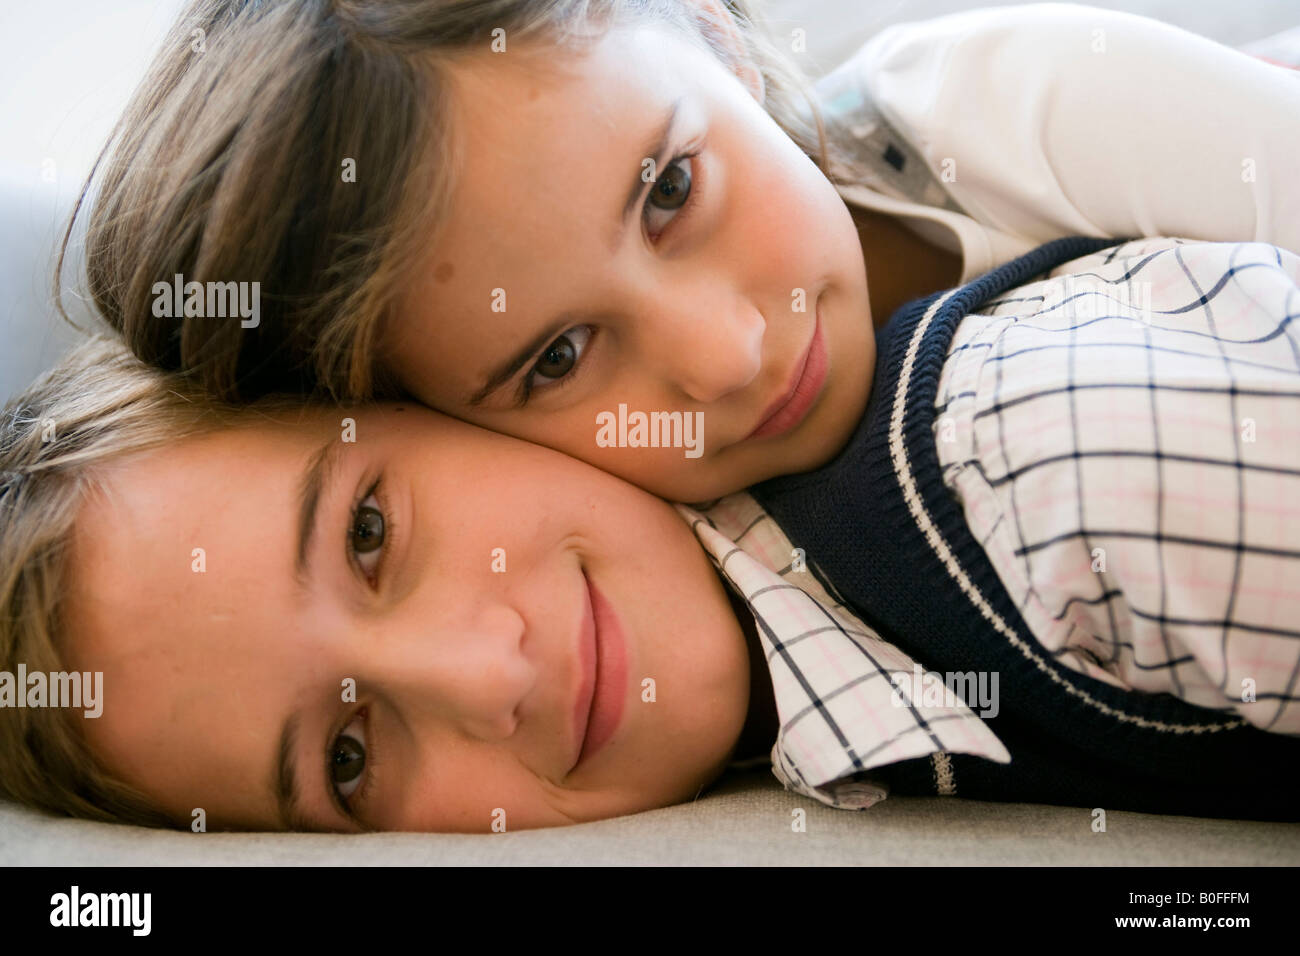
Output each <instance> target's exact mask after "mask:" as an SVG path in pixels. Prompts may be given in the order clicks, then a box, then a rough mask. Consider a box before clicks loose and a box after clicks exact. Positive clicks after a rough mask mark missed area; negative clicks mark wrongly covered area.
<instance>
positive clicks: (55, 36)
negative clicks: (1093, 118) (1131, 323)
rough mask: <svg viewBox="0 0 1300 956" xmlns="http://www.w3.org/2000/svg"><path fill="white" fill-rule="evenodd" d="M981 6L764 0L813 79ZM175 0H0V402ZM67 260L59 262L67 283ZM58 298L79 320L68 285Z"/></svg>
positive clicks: (1221, 17) (1106, 3) (1263, 13)
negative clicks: (802, 44) (917, 26)
mask: <svg viewBox="0 0 1300 956" xmlns="http://www.w3.org/2000/svg"><path fill="white" fill-rule="evenodd" d="M1008 2H1009V3H1017V2H1027V0H1008ZM989 5H994V4H990V3H981V2H979V0H767V9H768V10H769V11H770V14H771V19H772V21H773V24H774V29H775V32H776V33H777V35H778V36H782V35H786V34H787V33H788V30H789V29H790V28H792V27H794V26H802V27H804V28H805V29H806V30H807V43H808V52H807V54H805V55H804V56H803V65H804V67H805V69H806V70H807V71H808V72H809V74H810V75H812V76H814V77H816V76H819V75H821V74H822V73H824V72H826V71H827V70H829V69H830V68H831V67H832V66H834V65H835V64H836V63H838V62H840V61H841V60H843V59H844V58H845V57H847V56H848V55H849V54H851V53H852V52H853V51H854V50H856V49H857V48H858V47H859V46H860V45H861V44H862V43H863V42H864V41H865V40H866V39H867V37H869V36H870V35H871V34H872V33H874V32H876V31H877V30H880V29H882V28H883V27H885V26H888V25H890V24H893V23H898V22H902V21H905V20H921V19H926V18H928V17H933V16H941V15H943V14H945V13H952V12H955V11H957V10H964V9H969V8H971V7H977V6H989ZM1093 5H1095V6H1101V7H1108V8H1112V9H1118V10H1129V11H1131V12H1134V13H1141V14H1144V15H1147V16H1152V17H1155V18H1157V19H1161V20H1165V21H1167V22H1169V23H1173V24H1175V25H1177V26H1180V27H1183V28H1184V29H1188V30H1192V31H1194V32H1197V33H1201V34H1204V35H1206V36H1209V37H1212V38H1214V39H1216V40H1219V41H1220V42H1223V43H1227V44H1229V45H1231V46H1239V45H1241V44H1244V43H1247V42H1249V41H1252V40H1255V39H1258V38H1261V37H1264V36H1267V35H1269V34H1271V33H1276V32H1279V31H1281V30H1284V29H1288V28H1291V27H1295V26H1300V0H1239V2H1229V0H1094V3H1093ZM181 6H182V3H181V0H41V2H36V3H27V2H25V0H0V402H3V401H4V400H7V399H8V398H9V397H10V396H11V395H12V394H14V393H16V392H18V391H20V390H21V389H22V388H24V387H26V385H27V384H28V383H29V382H30V381H31V379H32V378H33V376H35V375H36V374H37V373H38V372H39V371H41V370H42V369H44V368H46V367H48V366H49V365H50V364H51V363H52V362H53V361H54V360H55V359H56V358H57V357H58V355H59V354H61V352H62V351H63V350H64V349H65V348H66V347H67V345H68V344H69V343H70V342H71V341H72V340H73V337H74V333H73V332H72V330H71V329H70V328H68V327H67V326H66V325H65V324H64V323H63V322H62V320H61V319H59V318H58V317H57V315H56V313H55V312H54V309H53V306H52V304H51V295H50V291H49V287H50V274H51V270H52V267H53V260H52V257H53V254H54V250H55V249H56V243H57V240H58V239H59V237H61V236H62V233H63V227H64V224H65V221H66V217H67V215H68V214H69V212H70V211H71V207H72V203H73V201H74V200H75V198H76V195H77V192H78V190H79V189H80V186H81V183H82V180H83V179H84V177H85V175H86V174H87V173H88V172H89V170H90V167H91V164H92V163H93V162H94V159H95V156H96V154H97V153H98V150H99V147H100V146H101V144H102V142H103V140H104V139H105V138H106V137H107V135H108V133H109V130H110V129H111V128H112V125H113V122H114V121H115V120H116V118H117V114H118V112H119V111H120V110H121V108H122V106H123V105H124V103H125V101H126V99H127V97H128V95H129V94H130V92H131V90H132V88H133V87H134V85H135V83H136V82H137V80H138V79H139V77H140V75H141V74H142V73H143V71H144V68H145V66H146V64H147V63H148V61H149V59H150V57H151V55H152V51H153V50H154V49H155V48H156V46H157V45H158V43H159V42H160V41H161V39H162V37H163V35H164V33H165V31H166V28H167V26H168V25H169V24H170V22H171V21H172V19H173V18H174V17H175V16H176V14H177V12H178V11H179V10H180V8H181ZM51 164H52V165H51ZM47 171H52V172H53V181H49V180H48V179H47V178H46V175H48V172H47ZM78 265H79V261H78V262H74V263H73V264H72V267H70V269H69V270H68V271H67V272H66V273H65V275H66V277H67V278H68V279H69V280H71V281H72V282H74V283H75V284H76V287H77V288H79V281H78V280H79V279H80V271H79V269H78V268H77V266H78ZM64 301H65V306H66V307H67V308H68V310H69V311H71V312H73V314H74V315H79V316H82V317H83V321H86V320H88V318H89V315H88V313H87V312H86V311H85V309H84V307H82V308H80V309H79V308H78V306H79V303H78V300H77V297H76V295H75V294H72V293H71V292H70V293H68V294H65V299H64Z"/></svg>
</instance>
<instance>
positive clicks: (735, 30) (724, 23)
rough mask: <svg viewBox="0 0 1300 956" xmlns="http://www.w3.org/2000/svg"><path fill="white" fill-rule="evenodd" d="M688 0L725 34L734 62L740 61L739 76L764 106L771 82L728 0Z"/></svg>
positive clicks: (712, 25) (712, 24)
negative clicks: (765, 77) (747, 46)
mask: <svg viewBox="0 0 1300 956" xmlns="http://www.w3.org/2000/svg"><path fill="white" fill-rule="evenodd" d="M686 2H687V4H688V5H689V6H690V7H692V8H693V9H694V11H695V14H696V16H697V17H699V19H700V20H701V21H702V22H703V23H705V24H707V25H708V26H709V27H710V28H711V29H712V30H713V31H714V33H716V34H717V35H718V36H720V37H721V38H722V40H723V42H724V43H725V44H726V46H727V49H728V50H729V51H730V52H731V59H732V62H733V63H734V64H736V66H735V70H736V76H737V77H738V78H739V79H740V81H741V82H742V83H744V84H745V88H746V89H747V90H749V93H750V95H751V96H753V97H754V99H755V100H757V101H758V105H759V106H762V105H763V104H764V103H765V102H766V101H767V84H766V82H765V81H764V80H763V72H762V70H760V69H759V68H758V65H757V64H756V63H754V61H753V60H752V59H751V58H750V56H749V53H748V51H747V50H746V49H745V39H744V37H743V36H742V35H741V32H740V27H738V26H737V25H736V18H735V16H734V15H733V14H732V12H731V10H730V9H729V8H728V7H727V5H726V3H725V2H724V0H686Z"/></svg>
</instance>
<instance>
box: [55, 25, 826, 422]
mask: <svg viewBox="0 0 1300 956" xmlns="http://www.w3.org/2000/svg"><path fill="white" fill-rule="evenodd" d="M754 2H755V0H725V3H726V9H727V12H728V14H729V15H730V17H731V19H732V24H733V25H734V27H735V33H737V34H738V35H739V36H740V37H741V41H742V44H743V46H744V48H745V55H746V56H747V57H748V60H749V64H752V65H753V66H754V67H756V68H757V69H758V70H759V72H760V73H761V76H762V78H763V83H764V87H765V91H766V99H765V104H764V105H765V108H766V109H767V111H768V113H769V115H771V116H772V118H773V120H774V121H775V122H776V123H777V124H778V125H779V126H780V127H781V129H782V130H784V131H785V132H786V133H787V135H789V136H790V137H791V139H792V140H793V141H794V142H795V143H796V144H798V145H799V147H800V148H801V149H803V151H804V152H805V153H806V154H807V155H809V156H810V157H812V158H813V159H814V161H815V162H817V163H818V165H819V167H820V168H821V169H822V171H823V173H825V174H826V175H827V176H828V177H829V178H831V179H832V181H836V180H838V179H840V178H843V177H845V176H847V175H849V172H848V169H849V167H848V166H846V165H844V163H843V162H842V161H841V158H842V157H847V156H848V155H849V153H848V152H846V151H845V150H843V149H842V148H841V147H840V145H839V143H840V142H841V141H840V140H839V138H838V136H828V133H827V129H826V127H825V125H824V123H823V119H822V114H821V112H820V110H819V109H818V108H817V104H816V101H815V98H814V97H813V96H812V95H811V94H810V89H809V87H808V86H807V80H806V78H805V77H804V76H803V75H802V73H801V72H800V71H799V69H798V68H797V66H795V65H794V64H793V63H792V62H791V61H790V60H789V58H788V57H787V56H786V55H785V54H784V53H783V52H782V51H781V50H780V49H779V48H778V47H777V46H776V44H775V42H774V41H773V40H772V39H771V38H770V37H769V36H768V35H767V34H766V32H765V30H766V28H765V26H764V21H763V19H762V18H761V17H756V16H755V15H754V14H753V13H751V10H750V8H751V6H752V4H753V3H754ZM629 21H631V22H647V21H649V22H662V23H666V24H668V25H670V26H672V27H674V28H677V29H679V30H680V31H681V32H682V34H683V35H684V36H686V37H688V38H690V39H692V40H693V41H695V42H700V43H703V44H705V45H706V48H707V49H709V50H710V51H711V52H713V53H714V54H715V55H716V56H717V57H718V58H719V59H720V60H721V61H723V62H724V64H726V65H727V66H728V67H729V68H731V69H733V70H734V69H736V68H737V67H739V66H742V65H744V64H739V63H737V62H735V60H736V58H735V56H734V54H733V51H732V47H731V45H730V44H729V43H728V39H727V38H728V36H729V35H730V31H728V30H726V29H725V28H722V27H720V25H718V24H717V23H715V22H714V21H713V20H712V19H711V18H710V17H708V16H706V15H702V14H701V13H700V12H699V10H698V8H697V7H696V6H694V5H693V4H692V3H690V2H689V0H332V2H331V0H302V2H296V0H283V2H262V3H252V2H239V0H195V2H193V3H192V4H191V6H190V7H189V8H188V9H187V10H186V11H185V12H184V13H183V14H182V16H181V17H180V19H179V20H178V21H177V23H176V24H175V25H174V27H173V28H172V30H171V32H170V33H169V35H168V37H167V39H166V41H165V43H164V45H163V48H162V51H161V52H160V53H159V55H158V57H157V58H156V60H155V61H154V63H153V64H152V66H151V68H150V70H149V72H148V74H147V76H146V78H145V80H144V81H143V83H142V84H141V86H140V87H139V89H138V90H137V91H136V93H135V95H134V97H133V98H132V100H131V102H130V104H129V105H128V107H127V109H126V111H125V113H124V114H123V116H122V118H121V119H120V120H119V122H118V124H117V126H116V127H115V128H114V131H113V133H112V135H111V136H110V137H109V141H108V143H107V144H106V145H105V147H104V150H103V151H102V152H101V154H100V156H99V158H98V160H97V161H96V164H95V168H94V169H93V170H92V172H91V174H90V176H89V177H88V179H87V181H86V183H85V185H84V186H83V188H82V191H81V195H80V197H79V199H78V201H77V205H76V208H75V209H74V211H73V214H72V217H71V219H70V220H69V223H68V228H67V231H66V232H65V235H64V239H63V244H62V248H61V250H60V254H59V257H58V266H57V268H56V274H55V279H54V293H55V302H56V303H57V304H58V307H59V311H60V312H62V313H63V314H64V317H65V318H67V313H66V312H64V311H63V308H62V304H61V289H60V277H61V275H62V271H63V263H64V260H65V256H66V253H67V248H68V242H69V239H70V237H71V235H72V230H73V226H74V224H75V222H76V219H77V216H78V214H79V212H80V210H81V208H82V205H83V203H84V202H85V199H86V196H87V194H88V192H89V190H90V188H91V185H92V183H93V181H94V179H95V176H96V173H97V171H98V170H99V169H100V167H101V166H103V171H104V179H103V182H102V185H101V188H100V191H99V194H98V197H97V199H96V201H95V203H94V206H93V209H92V212H91V216H90V220H89V224H88V229H87V237H86V273H87V279H88V283H89V292H90V294H91V296H92V297H93V299H94V301H95V303H96V305H97V307H98V309H99V311H100V312H101V313H102V315H103V316H104V317H105V318H107V320H108V321H109V323H110V324H111V325H112V326H113V327H114V328H116V329H118V330H119V331H120V332H121V333H122V334H123V336H124V337H125V339H126V342H127V344H128V345H129V346H130V347H131V348H132V349H133V350H134V351H135V353H136V354H137V355H138V356H140V357H141V358H142V359H144V360H145V361H147V362H150V363H152V364H155V365H158V366H160V367H162V368H165V369H169V370H179V371H182V372H184V373H185V374H186V375H188V376H190V377H191V378H193V379H194V380H195V381H196V382H198V383H199V384H200V385H201V386H202V387H203V388H204V389H205V390H206V391H207V392H208V393H209V394H211V395H213V396H214V397H216V398H219V399H221V400H227V401H248V400H251V399H255V398H256V397H257V396H259V395H261V394H264V393H266V392H270V391H281V392H288V391H293V392H298V393H301V394H308V395H311V394H319V395H323V396H328V397H330V398H333V399H341V400H348V401H359V400H367V399H372V398H385V397H396V396H398V395H400V390H399V389H398V387H397V385H396V383H395V382H394V381H392V379H391V376H389V375H387V374H386V373H385V371H384V369H383V368H382V367H379V366H380V365H381V363H380V362H379V360H378V357H377V351H378V350H377V339H378V334H379V330H380V329H381V328H382V325H383V320H384V318H385V317H386V316H387V315H389V314H391V312H392V311H393V309H394V305H395V300H394V296H395V295H397V294H398V293H397V290H400V289H401V288H402V287H403V285H404V281H403V280H404V277H405V276H406V275H408V273H409V270H410V268H411V266H412V263H413V262H414V256H415V254H416V253H417V252H418V251H419V250H420V249H422V248H423V247H425V246H426V245H427V243H429V242H430V241H432V237H433V236H434V235H436V228H437V224H438V223H439V222H440V221H442V220H443V218H444V217H445V210H446V209H447V208H448V205H449V197H450V195H451V193H452V190H453V189H454V183H453V181H452V180H453V175H452V169H453V161H452V156H453V152H452V149H451V137H452V135H453V133H454V131H452V130H449V129H447V128H445V127H444V125H440V124H439V123H438V122H437V118H438V117H440V116H446V115H448V106H449V104H450V99H449V94H450V87H449V76H448V74H447V72H446V69H445V68H446V67H447V66H448V65H450V64H451V63H453V62H454V61H455V59H456V58H457V57H461V56H464V55H467V54H471V53H473V52H475V51H479V50H483V49H486V46H487V44H488V43H489V42H490V41H491V39H492V36H493V34H494V31H495V30H497V29H498V28H500V29H503V30H504V31H505V34H506V35H507V36H508V37H509V42H510V43H512V44H520V45H524V46H526V45H527V43H528V41H530V40H534V39H540V40H546V41H549V42H551V43H554V44H560V45H570V44H579V45H580V44H582V43H583V42H586V41H588V40H590V39H592V38H593V37H594V36H595V35H597V34H598V33H599V32H600V31H602V30H605V29H608V28H610V27H611V26H615V25H620V24H623V23H626V22H629ZM348 157H352V158H357V157H362V160H361V161H364V162H367V163H368V164H369V166H370V168H371V169H374V168H376V167H379V166H381V165H382V167H383V174H382V175H375V174H373V173H371V174H368V175H359V176H357V177H355V179H356V181H355V182H346V183H345V182H343V181H342V176H341V164H342V162H343V160H344V159H345V158H348ZM429 173H432V174H433V175H429ZM177 274H180V275H183V276H184V278H185V281H186V282H189V281H197V282H200V283H206V282H229V281H231V280H239V281H245V282H249V283H251V282H255V281H256V282H259V283H260V289H261V290H262V291H263V293H264V294H262V295H261V297H260V300H261V314H260V322H259V324H258V325H257V327H256V328H243V327H241V325H240V324H239V323H236V322H220V321H217V322H213V321H211V320H205V319H202V318H198V319H196V318H193V317H180V318H159V317H157V316H155V315H154V314H153V303H154V298H155V296H154V293H153V288H154V285H155V284H156V283H158V282H159V281H163V282H168V283H169V282H171V281H172V278H173V276H174V275H177Z"/></svg>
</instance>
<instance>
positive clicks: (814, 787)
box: [677, 492, 1011, 810]
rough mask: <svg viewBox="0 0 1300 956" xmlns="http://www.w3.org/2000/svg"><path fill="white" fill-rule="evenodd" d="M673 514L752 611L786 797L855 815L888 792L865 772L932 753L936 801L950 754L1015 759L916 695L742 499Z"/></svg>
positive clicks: (972, 718)
mask: <svg viewBox="0 0 1300 956" xmlns="http://www.w3.org/2000/svg"><path fill="white" fill-rule="evenodd" d="M677 509H678V511H679V512H680V513H681V514H682V516H683V517H685V518H686V520H687V521H688V522H689V523H690V524H691V527H692V528H693V530H694V531H695V535H696V537H697V538H698V539H699V541H700V543H701V544H702V545H703V546H704V548H705V550H706V551H707V552H708V553H709V555H710V557H711V558H712V560H713V563H714V564H715V566H717V568H718V570H719V571H720V573H721V574H722V575H723V577H724V578H725V579H726V580H727V581H728V582H730V584H731V586H732V587H733V588H734V589H735V590H736V592H737V593H739V594H740V595H741V596H742V597H744V599H745V601H746V603H747V604H748V606H749V608H750V609H751V610H752V611H753V614H754V619H755V621H756V622H757V624H758V635H759V639H760V640H761V641H762V644H763V648H764V650H765V652H766V653H765V657H766V661H767V666H768V668H769V671H770V675H771V678H772V687H773V691H774V695H775V698H776V708H777V713H778V716H779V719H780V729H779V731H778V733H777V740H776V744H775V746H773V748H772V772H773V773H774V774H776V777H777V779H778V780H780V781H781V782H782V783H783V784H784V785H785V787H786V789H788V790H793V791H796V792H798V793H802V794H805V795H807V796H809V797H813V798H815V799H816V800H819V801H820V802H822V803H825V804H827V805H829V806H832V807H838V808H840V809H845V810H861V809H866V808H867V807H870V806H872V805H873V804H875V803H877V802H879V801H880V800H883V799H885V796H886V794H887V792H888V788H887V786H886V785H885V784H883V783H881V782H879V781H874V780H872V779H871V778H870V776H869V775H867V774H864V773H863V771H867V770H870V769H871V768H872V767H879V766H883V765H885V764H890V763H895V762H897V761H900V760H907V759H910V758H913V757H923V756H925V755H927V754H930V755H932V757H931V759H932V760H933V761H934V764H935V772H936V778H937V779H938V780H939V781H940V791H941V792H942V791H943V781H944V780H945V779H946V778H947V777H950V775H951V774H950V771H949V770H948V769H947V767H948V763H947V759H946V754H947V753H949V752H951V753H965V754H974V755H975V756H979V757H986V758H988V759H989V760H995V761H997V762H998V763H1009V762H1010V761H1011V755H1010V753H1008V752H1007V749H1006V747H1004V746H1003V745H1002V742H1001V741H1000V740H998V738H997V737H996V736H995V735H994V733H993V731H991V730H990V729H989V728H988V726H987V725H986V724H985V723H984V721H983V720H981V719H980V718H979V717H978V716H977V715H976V714H975V713H974V712H973V711H972V710H971V709H970V708H969V707H967V706H966V703H965V702H964V701H962V699H961V698H960V696H950V695H944V696H943V697H942V698H940V697H939V695H935V694H926V693H923V692H921V691H922V690H923V687H922V686H919V685H918V682H917V681H916V680H915V678H914V676H913V675H915V674H916V673H917V671H916V668H917V665H916V663H915V662H914V661H913V659H912V658H911V657H909V656H908V655H907V654H904V653H903V652H902V651H901V650H899V649H898V648H897V647H895V646H893V645H892V644H890V643H888V642H886V641H885V640H883V639H882V638H880V637H879V636H878V635H877V634H876V633H875V632H874V631H872V630H871V629H870V628H869V627H867V626H866V625H865V624H863V622H862V621H861V620H860V619H859V618H858V617H857V616H856V615H855V614H853V612H852V611H850V610H849V609H848V608H846V607H844V606H843V605H842V604H841V603H840V602H839V601H836V600H835V599H834V598H832V597H831V596H830V595H829V594H827V593H826V591H825V590H824V589H823V588H822V586H821V585H820V583H819V582H818V581H817V579H816V578H815V577H814V576H813V574H812V572H811V571H808V570H800V568H801V567H802V566H803V563H802V561H801V559H800V557H799V555H798V553H797V552H795V550H794V548H792V547H791V544H790V540H789V539H788V538H787V537H786V536H785V533H784V532H783V531H782V530H781V529H780V527H778V525H777V524H776V522H775V521H773V520H772V518H771V517H770V516H769V515H768V514H767V512H765V511H764V510H763V509H762V507H760V506H759V504H758V502H757V501H755V500H754V499H753V498H752V497H751V496H750V495H748V494H746V493H744V492H740V493H738V494H734V495H728V496H727V497H726V498H723V499H721V500H719V501H718V502H716V503H714V504H712V505H711V506H708V507H703V506H696V508H691V507H687V506H685V505H677ZM913 688H916V691H915V692H914V691H913Z"/></svg>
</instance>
